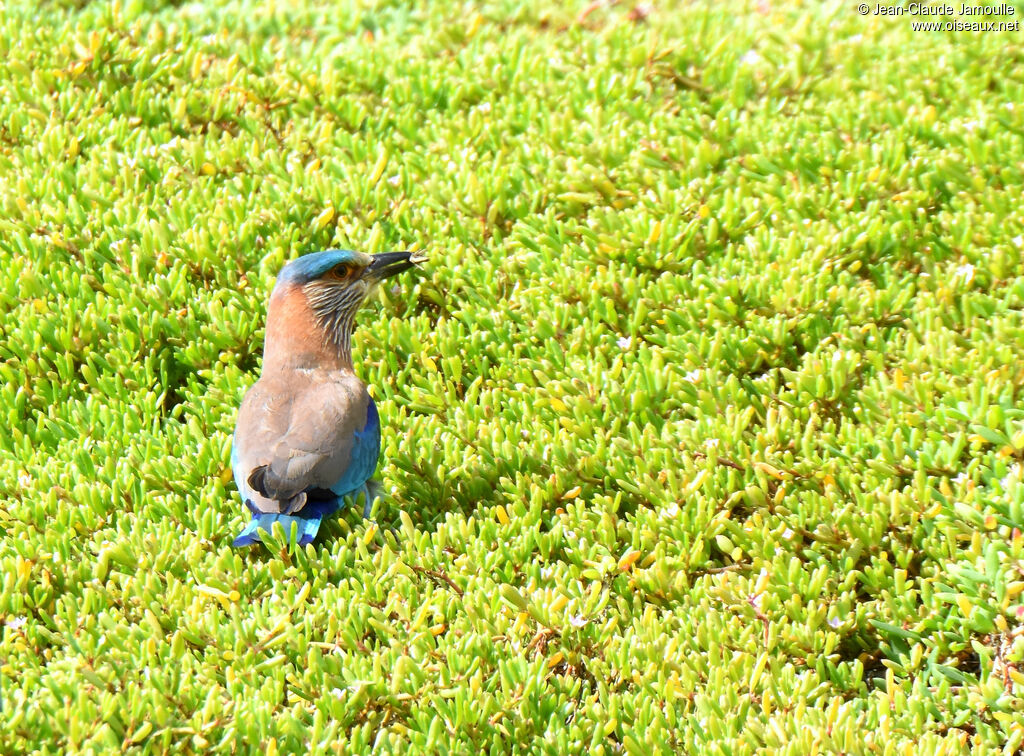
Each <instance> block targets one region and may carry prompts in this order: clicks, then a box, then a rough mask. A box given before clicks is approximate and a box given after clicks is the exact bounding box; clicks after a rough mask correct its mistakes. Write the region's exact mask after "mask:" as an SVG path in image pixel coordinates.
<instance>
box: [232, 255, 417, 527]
mask: <svg viewBox="0 0 1024 756" xmlns="http://www.w3.org/2000/svg"><path fill="white" fill-rule="evenodd" d="M424 259H425V257H424V256H421V255H418V254H416V253H409V252H386V253H383V254H378V255H367V254H362V253H360V252H352V251H348V250H337V249H332V250H327V251H325V252H314V253H313V254H308V255H304V256H302V257H299V258H298V259H295V260H293V261H291V262H289V263H288V264H287V265H285V266H284V268H282V269H281V273H280V274H279V275H278V277H277V283H276V284H275V285H274V289H273V291H272V292H271V295H270V304H269V306H268V307H267V330H266V334H267V335H266V343H265V345H264V348H263V372H262V373H261V374H260V378H259V380H258V381H256V383H254V384H253V386H252V388H250V389H249V391H248V392H247V393H246V395H245V398H244V399H243V400H242V406H241V408H240V409H239V411H238V422H237V424H236V425H235V436H234V443H233V444H232V448H231V468H232V472H233V473H234V477H235V484H236V485H237V486H238V491H239V493H240V494H241V496H242V501H243V502H244V503H245V505H246V507H248V509H249V511H250V512H251V513H252V521H251V522H250V523H249V524H248V526H247V527H246V528H245V530H243V531H242V532H241V533H240V534H239V536H238V537H237V538H235V540H234V543H233V545H234V546H247V545H249V544H252V543H256V542H258V541H260V540H261V539H260V534H259V531H260V530H261V529H262V530H266V531H268V532H270V530H271V528H272V526H273V524H274V523H275V522H279V523H281V525H282V526H283V527H284V531H285V533H289V532H290V531H291V526H292V523H295V524H296V525H297V526H298V532H297V536H298V543H299V544H300V545H305V544H308V543H312V542H313V539H314V538H315V537H316V534H317V531H318V530H319V528H320V521H321V520H322V519H323V518H324V517H326V516H327V515H329V514H331V513H333V512H336V511H337V510H339V509H341V508H342V507H343V506H344V504H345V497H346V496H352V497H353V498H355V497H356V496H358V494H359V493H360V492H362V493H363V494H364V497H365V499H364V501H365V503H364V506H363V516H364V517H369V514H370V488H369V485H368V483H369V481H370V478H371V476H372V475H373V473H374V472H375V470H376V469H377V457H378V455H379V454H380V418H379V417H378V415H377V407H376V405H375V404H374V403H373V399H371V398H370V395H369V393H367V391H366V384H364V383H363V382H362V381H361V380H359V378H358V377H357V376H356V375H355V373H354V372H353V369H352V344H351V339H352V331H353V328H354V319H355V314H356V310H358V309H359V306H360V305H361V304H362V303H363V301H364V300H365V299H366V297H367V295H368V294H369V293H370V292H371V291H372V290H373V288H374V286H375V285H376V284H378V283H379V282H380V281H382V280H384V279H385V278H388V277H389V276H393V275H395V274H396V273H401V272H402V271H404V270H408V269H409V268H411V267H413V266H414V265H415V264H417V263H419V262H422V261H423V260H424Z"/></svg>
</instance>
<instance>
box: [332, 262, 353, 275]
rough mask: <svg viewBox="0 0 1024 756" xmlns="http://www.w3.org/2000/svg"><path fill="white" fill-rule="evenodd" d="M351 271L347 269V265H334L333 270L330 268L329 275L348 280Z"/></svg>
mask: <svg viewBox="0 0 1024 756" xmlns="http://www.w3.org/2000/svg"><path fill="white" fill-rule="evenodd" d="M351 270H352V269H351V268H349V266H348V265H347V264H345V263H341V265H335V266H334V267H333V268H331V275H333V276H334V277H335V278H348V274H349V273H350V272H351Z"/></svg>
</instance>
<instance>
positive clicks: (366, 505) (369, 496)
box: [363, 480, 377, 520]
mask: <svg viewBox="0 0 1024 756" xmlns="http://www.w3.org/2000/svg"><path fill="white" fill-rule="evenodd" d="M376 488H377V486H375V485H373V483H372V481H369V480H368V481H366V482H365V483H364V484H363V497H364V498H363V519H364V520H369V519H370V510H372V509H373V500H374V499H375V498H376V496H375V495H374V494H375V493H376Z"/></svg>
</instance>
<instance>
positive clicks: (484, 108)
mask: <svg viewBox="0 0 1024 756" xmlns="http://www.w3.org/2000/svg"><path fill="white" fill-rule="evenodd" d="M473 109H474V110H475V111H476V112H477V113H490V112H491V103H489V102H481V103H480V104H479V105H477V106H476V107H475V108H473Z"/></svg>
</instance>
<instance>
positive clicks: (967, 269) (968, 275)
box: [956, 263, 974, 284]
mask: <svg viewBox="0 0 1024 756" xmlns="http://www.w3.org/2000/svg"><path fill="white" fill-rule="evenodd" d="M956 275H957V277H959V278H962V279H963V280H964V283H965V284H969V283H970V282H971V281H973V280H974V266H973V265H971V264H970V263H966V264H965V265H961V266H960V267H959V268H957V269H956Z"/></svg>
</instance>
